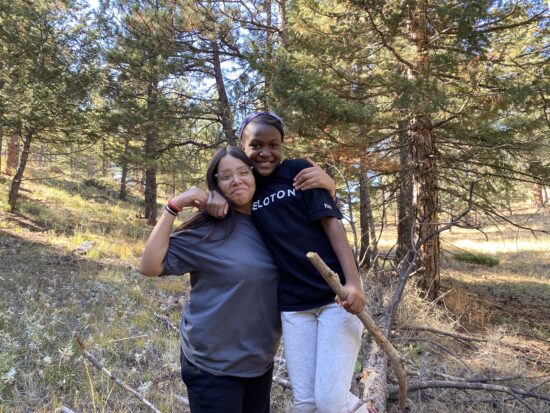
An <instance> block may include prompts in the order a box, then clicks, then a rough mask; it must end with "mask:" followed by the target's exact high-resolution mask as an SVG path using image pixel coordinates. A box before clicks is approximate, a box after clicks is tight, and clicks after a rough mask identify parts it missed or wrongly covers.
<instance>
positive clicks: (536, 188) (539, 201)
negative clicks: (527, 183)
mask: <svg viewBox="0 0 550 413" xmlns="http://www.w3.org/2000/svg"><path fill="white" fill-rule="evenodd" d="M533 198H534V200H535V207H537V208H544V193H543V185H541V184H538V183H537V184H533Z"/></svg>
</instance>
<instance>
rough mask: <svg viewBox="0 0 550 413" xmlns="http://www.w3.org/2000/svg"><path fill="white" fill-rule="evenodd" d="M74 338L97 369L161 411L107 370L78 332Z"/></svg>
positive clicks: (153, 408)
mask: <svg viewBox="0 0 550 413" xmlns="http://www.w3.org/2000/svg"><path fill="white" fill-rule="evenodd" d="M74 338H75V340H76V342H77V343H78V346H79V347H80V350H81V351H82V354H83V355H84V357H86V358H87V359H88V361H89V362H90V363H91V364H92V366H94V367H95V368H96V369H98V370H100V371H102V372H103V373H105V374H106V375H107V376H108V377H109V378H110V379H111V380H112V381H113V382H115V383H116V384H118V385H119V386H120V387H122V388H123V389H124V390H126V391H127V392H129V393H131V394H133V395H134V396H135V397H136V398H137V399H138V400H140V401H141V402H142V403H143V404H145V405H146V406H147V407H149V408H150V409H151V410H152V411H153V412H155V413H161V412H160V410H159V409H157V408H156V407H155V406H153V404H151V402H150V401H149V400H147V399H146V398H145V397H143V395H142V394H141V393H139V392H137V391H136V390H134V389H132V388H131V387H130V386H128V385H127V384H126V383H124V382H123V381H122V380H120V379H119V378H118V377H116V376H115V375H114V374H113V373H111V372H110V371H109V370H107V369H106V368H105V367H104V366H103V364H101V363H100V362H99V361H98V360H97V359H96V358H95V357H94V356H93V355H92V354H91V353H90V352H89V351H88V350H86V347H85V346H84V342H83V341H82V339H81V338H80V336H79V335H78V334H75V335H74Z"/></svg>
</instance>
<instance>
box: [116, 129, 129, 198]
mask: <svg viewBox="0 0 550 413" xmlns="http://www.w3.org/2000/svg"><path fill="white" fill-rule="evenodd" d="M129 148H130V137H129V136H128V135H125V137H124V153H123V154H122V171H121V174H120V191H119V193H118V199H120V200H121V201H126V197H127V195H128V189H127V186H126V185H127V181H128V150H129Z"/></svg>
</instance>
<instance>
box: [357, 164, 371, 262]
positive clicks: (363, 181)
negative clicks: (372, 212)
mask: <svg viewBox="0 0 550 413" xmlns="http://www.w3.org/2000/svg"><path fill="white" fill-rule="evenodd" d="M366 185H368V176H367V172H366V171H365V172H360V173H359V226H360V227H361V242H360V250H359V251H360V252H359V262H360V263H361V265H364V266H366V267H367V268H370V265H371V256H370V251H369V243H370V242H369V221H368V212H367V197H368V191H367V190H366V189H365V186H366Z"/></svg>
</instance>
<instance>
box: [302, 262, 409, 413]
mask: <svg viewBox="0 0 550 413" xmlns="http://www.w3.org/2000/svg"><path fill="white" fill-rule="evenodd" d="M307 257H308V259H309V260H310V261H311V263H312V264H313V265H314V266H315V268H317V271H319V272H320V273H321V275H322V276H323V278H324V279H325V281H326V282H327V284H328V285H329V286H330V288H332V290H333V291H334V292H335V293H336V295H338V297H340V298H341V299H342V300H345V299H346V295H347V292H346V290H344V287H343V286H342V284H340V279H339V278H338V274H336V273H335V272H334V271H332V270H331V269H330V268H329V267H328V266H327V265H326V264H325V263H324V261H323V260H322V259H321V257H319V255H317V254H316V253H314V252H308V253H307ZM357 317H359V319H360V320H361V322H362V323H363V325H364V326H365V328H366V329H367V331H368V332H369V333H370V334H371V335H372V336H373V338H374V340H375V341H376V343H377V344H378V345H379V346H380V348H381V349H382V350H383V351H384V353H385V354H386V355H387V356H388V359H389V360H390V363H391V365H392V366H393V368H394V370H395V372H396V374H397V381H398V383H399V407H400V408H401V410H402V411H404V409H405V403H406V401H407V370H406V369H405V366H404V364H403V361H402V359H401V355H400V354H399V353H398V352H397V350H396V349H395V347H393V345H392V344H391V343H390V342H389V340H388V339H387V338H386V336H385V335H384V333H383V332H382V330H380V328H379V327H378V325H377V324H376V322H375V321H374V320H373V318H372V317H371V316H370V314H369V313H368V311H367V309H366V308H364V309H363V311H361V313H359V314H358V315H357Z"/></svg>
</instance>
